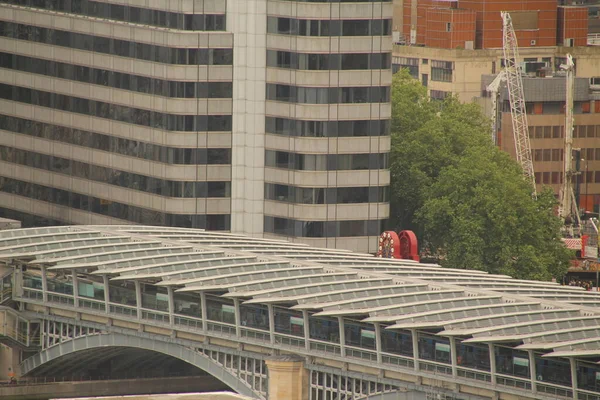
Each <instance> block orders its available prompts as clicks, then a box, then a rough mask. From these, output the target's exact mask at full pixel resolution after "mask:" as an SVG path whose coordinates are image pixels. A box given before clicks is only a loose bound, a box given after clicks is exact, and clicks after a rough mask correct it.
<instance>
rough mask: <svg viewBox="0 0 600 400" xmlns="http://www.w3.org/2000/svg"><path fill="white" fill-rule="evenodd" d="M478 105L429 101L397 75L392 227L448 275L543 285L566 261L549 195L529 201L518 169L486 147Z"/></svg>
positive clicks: (548, 192)
mask: <svg viewBox="0 0 600 400" xmlns="http://www.w3.org/2000/svg"><path fill="white" fill-rule="evenodd" d="M490 129H491V128H490V121H489V119H488V118H486V117H485V116H484V115H483V113H482V112H481V109H480V107H479V106H478V105H477V104H473V103H472V104H461V103H460V102H459V101H458V99H457V98H456V97H448V98H446V99H445V100H443V101H430V100H429V99H428V96H427V89H426V88H425V87H423V86H422V85H421V84H420V82H419V81H417V80H415V79H413V78H412V77H411V76H410V75H409V73H408V71H406V70H401V71H400V72H398V73H397V74H395V75H394V78H393V82H392V151H391V166H390V168H391V174H392V183H391V196H392V199H391V215H390V220H391V223H392V228H393V229H396V230H402V229H411V230H413V231H415V233H416V234H417V236H418V237H419V239H420V244H421V252H424V253H425V254H430V255H433V256H435V257H437V258H438V260H439V262H440V263H441V264H442V265H444V266H448V267H452V268H467V269H479V270H485V271H488V272H491V273H497V274H506V275H511V276H513V277H516V278H525V279H537V280H550V279H551V278H552V277H555V278H560V277H562V275H563V274H564V273H565V272H566V269H567V267H568V263H569V260H570V259H571V258H572V256H573V254H572V252H571V251H569V250H567V249H566V248H565V247H564V245H563V244H562V242H561V240H560V237H561V236H560V227H561V221H560V219H559V218H558V217H556V216H555V212H554V210H555V207H556V205H557V204H556V199H555V197H554V194H553V193H552V190H551V189H547V190H545V191H543V192H542V193H540V194H539V195H538V198H537V199H534V198H532V196H531V187H530V186H529V183H528V182H527V181H525V179H523V174H522V170H521V167H520V166H519V165H518V164H517V163H516V162H515V161H514V160H512V159H511V158H510V156H509V155H508V154H506V153H504V152H502V151H501V150H499V149H498V148H497V147H496V146H495V145H493V144H492V141H491V134H490Z"/></svg>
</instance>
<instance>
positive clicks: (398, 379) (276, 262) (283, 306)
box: [0, 225, 600, 400]
mask: <svg viewBox="0 0 600 400" xmlns="http://www.w3.org/2000/svg"><path fill="white" fill-rule="evenodd" d="M0 283H1V285H2V291H1V292H0V303H1V304H2V306H1V308H0V322H1V323H0V341H1V342H2V343H4V344H5V345H8V346H10V347H11V348H12V349H13V354H14V355H15V357H14V362H13V365H12V366H11V367H12V368H14V371H15V372H16V374H17V375H18V376H19V377H32V378H34V377H44V376H49V375H57V374H63V375H69V374H73V373H76V372H77V371H81V370H86V369H94V368H95V369H98V368H100V367H101V366H106V365H111V366H112V367H111V368H113V367H114V368H121V370H132V369H136V368H140V367H141V366H147V365H151V364H155V365H169V364H168V363H171V362H183V363H185V365H187V366H189V367H193V368H197V369H199V370H202V371H204V372H205V373H208V374H210V375H212V376H213V377H215V378H217V379H218V380H220V381H221V382H222V383H224V384H226V385H227V386H229V387H230V388H231V389H232V390H234V391H236V392H238V393H240V394H243V395H247V396H251V397H253V398H258V399H267V398H271V399H290V400H294V399H310V400H317V399H331V400H334V399H335V400H338V399H339V400H342V399H344V400H346V399H352V400H354V399H382V400H383V399H432V400H433V399H436V400H437V399H440V400H442V399H465V400H466V399H469V400H471V399H472V400H484V399H507V400H509V399H556V398H565V399H567V398H568V399H582V400H600V366H599V365H598V361H600V308H599V306H600V294H598V293H595V292H586V291H584V290H583V289H581V288H578V287H570V286H560V285H558V284H556V283H550V282H538V281H524V280H517V279H513V278H511V277H509V276H502V275H492V274H487V273H484V272H480V271H466V270H459V269H447V268H441V267H440V266H438V265H434V264H425V263H418V262H415V261H409V260H394V259H385V258H377V257H373V256H371V255H368V254H359V253H354V252H350V251H340V250H330V249H319V248H313V247H309V246H306V245H302V244H297V243H289V242H285V241H277V240H270V239H257V238H249V237H243V236H238V235H234V234H228V233H217V232H207V231H203V230H197V229H184V228H165V227H151V226H114V225H111V226H57V227H48V228H31V229H16V230H7V231H2V232H0ZM116 359H119V360H120V362H119V364H118V366H116V365H117V363H116V362H112V363H111V360H112V361H114V360H116ZM3 373H4V371H0V374H3Z"/></svg>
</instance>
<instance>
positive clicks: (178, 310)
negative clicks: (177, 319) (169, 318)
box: [173, 292, 202, 318]
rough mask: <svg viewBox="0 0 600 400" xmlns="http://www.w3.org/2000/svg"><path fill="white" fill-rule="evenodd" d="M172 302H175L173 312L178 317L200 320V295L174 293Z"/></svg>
mask: <svg viewBox="0 0 600 400" xmlns="http://www.w3.org/2000/svg"><path fill="white" fill-rule="evenodd" d="M173 300H174V302H175V304H174V308H173V312H174V313H175V314H180V315H188V316H190V317H196V318H202V306H201V301H200V294H198V293H182V292H174V293H173Z"/></svg>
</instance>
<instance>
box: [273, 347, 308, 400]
mask: <svg viewBox="0 0 600 400" xmlns="http://www.w3.org/2000/svg"><path fill="white" fill-rule="evenodd" d="M266 362H267V369H268V372H269V400H308V391H309V383H308V370H307V369H306V368H304V359H303V358H302V357H299V356H294V355H285V356H278V357H274V358H271V359H269V360H266Z"/></svg>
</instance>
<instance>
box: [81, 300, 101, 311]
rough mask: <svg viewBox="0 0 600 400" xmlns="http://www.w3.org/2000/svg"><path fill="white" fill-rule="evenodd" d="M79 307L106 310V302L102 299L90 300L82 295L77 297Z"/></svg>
mask: <svg viewBox="0 0 600 400" xmlns="http://www.w3.org/2000/svg"><path fill="white" fill-rule="evenodd" d="M79 307H84V308H90V309H92V310H98V311H106V304H104V301H98V300H91V299H86V298H82V297H80V298H79Z"/></svg>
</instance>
